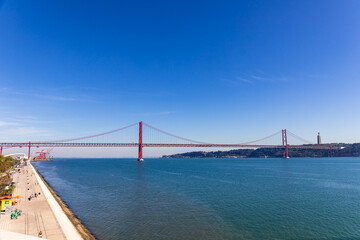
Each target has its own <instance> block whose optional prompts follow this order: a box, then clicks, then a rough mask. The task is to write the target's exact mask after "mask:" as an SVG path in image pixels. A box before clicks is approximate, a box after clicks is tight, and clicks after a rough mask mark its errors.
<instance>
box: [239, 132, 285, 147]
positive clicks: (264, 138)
mask: <svg viewBox="0 0 360 240" xmlns="http://www.w3.org/2000/svg"><path fill="white" fill-rule="evenodd" d="M280 133H281V130H280V131H277V132H276V133H273V134H271V135H269V136H266V137H263V138H260V139H257V140H254V141H250V142H244V143H238V144H239V145H247V144H250V143H255V142H260V141H263V140H266V139H269V138H271V137H274V136H276V135H278V134H280Z"/></svg>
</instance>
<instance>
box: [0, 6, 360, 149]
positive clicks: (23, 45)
mask: <svg viewBox="0 0 360 240" xmlns="http://www.w3.org/2000/svg"><path fill="white" fill-rule="evenodd" d="M359 66H360V1H357V0H353V1H351V0H347V1H332V0H324V1H320V0H319V1H207V2H204V1H177V2H175V1H101V2H99V1H67V0H64V1H41V0H40V1H36V2H34V1H25V0H18V1H2V2H1V5H0V102H1V104H0V132H1V136H0V140H35V139H57V138H63V137H72V136H75V137H76V136H82V135H89V134H93V133H98V132H102V131H106V130H111V129H115V128H119V127H121V126H125V125H128V124H131V123H133V122H137V121H140V120H142V121H146V122H148V123H150V124H152V125H154V126H157V127H159V128H161V129H164V130H167V131H169V132H172V133H175V134H177V135H181V136H184V137H188V138H192V139H198V140H200V141H207V142H243V141H248V140H252V139H256V138H259V137H262V136H266V135H269V134H271V133H273V132H275V131H278V130H280V129H282V128H287V129H289V130H291V131H292V132H294V133H297V134H298V135H300V136H302V137H304V138H306V139H309V140H313V141H315V137H316V133H317V132H318V131H320V132H321V134H322V136H323V140H324V141H325V142H360V124H359V122H360V111H359V102H360V95H359V89H360V81H359V76H360V67H359ZM279 143H280V140H279Z"/></svg>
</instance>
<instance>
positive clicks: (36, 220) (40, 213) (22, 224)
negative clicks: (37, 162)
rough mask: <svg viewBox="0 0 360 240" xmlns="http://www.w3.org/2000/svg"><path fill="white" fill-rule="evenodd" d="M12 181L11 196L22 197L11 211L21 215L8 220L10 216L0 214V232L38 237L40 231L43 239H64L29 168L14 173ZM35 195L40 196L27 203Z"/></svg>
mask: <svg viewBox="0 0 360 240" xmlns="http://www.w3.org/2000/svg"><path fill="white" fill-rule="evenodd" d="M13 181H14V182H15V184H16V187H15V190H14V193H13V196H17V195H20V196H23V197H24V198H22V199H21V200H20V202H19V203H18V205H16V206H13V209H15V208H17V209H18V210H21V211H22V214H21V216H19V217H18V218H17V219H13V220H11V219H10V215H5V214H1V217H0V230H6V231H11V232H17V233H22V234H26V235H30V236H35V237H37V236H38V234H39V231H40V230H41V231H42V233H43V238H45V239H50V240H52V239H53V240H63V239H66V237H65V234H64V232H63V231H62V229H61V227H60V225H59V223H58V220H57V218H56V216H55V215H54V212H53V210H52V208H51V207H50V205H49V202H48V200H47V198H46V197H45V196H44V195H45V194H44V192H43V190H42V188H41V187H40V185H39V182H38V179H37V178H36V176H35V173H34V171H33V169H32V168H31V166H24V167H23V168H22V169H21V173H15V175H14V180H13ZM35 193H36V194H39V193H40V196H39V197H37V198H35V197H34V198H32V199H31V200H30V201H29V200H28V198H29V197H30V195H34V194H35Z"/></svg>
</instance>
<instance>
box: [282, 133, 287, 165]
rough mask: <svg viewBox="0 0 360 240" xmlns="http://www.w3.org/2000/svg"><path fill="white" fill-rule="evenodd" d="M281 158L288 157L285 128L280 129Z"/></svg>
mask: <svg viewBox="0 0 360 240" xmlns="http://www.w3.org/2000/svg"><path fill="white" fill-rule="evenodd" d="M282 144H283V158H289V149H288V142H287V134H286V129H283V130H282Z"/></svg>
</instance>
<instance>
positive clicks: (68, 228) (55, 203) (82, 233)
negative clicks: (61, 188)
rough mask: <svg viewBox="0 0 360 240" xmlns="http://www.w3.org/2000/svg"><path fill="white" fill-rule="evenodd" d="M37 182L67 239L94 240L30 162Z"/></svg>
mask: <svg viewBox="0 0 360 240" xmlns="http://www.w3.org/2000/svg"><path fill="white" fill-rule="evenodd" d="M30 166H31V168H32V169H33V171H34V173H35V176H36V178H37V180H38V182H39V185H40V187H41V188H42V190H43V193H44V195H45V197H46V199H47V200H48V203H49V205H50V207H51V209H52V211H53V212H54V214H55V216H56V219H57V221H58V223H59V225H60V226H61V229H62V230H63V232H64V234H65V236H66V238H67V239H69V240H70V239H71V240H78V239H79V240H80V239H85V240H95V237H94V236H93V235H92V234H91V233H90V231H89V230H88V229H87V228H86V227H85V226H84V225H83V224H82V223H81V221H80V220H79V219H78V218H77V216H76V215H75V214H74V213H73V212H72V211H71V210H70V208H69V207H68V206H67V204H66V203H65V202H64V201H63V200H62V199H61V198H60V197H59V195H57V193H56V192H55V191H54V189H53V188H52V187H51V186H50V185H49V184H48V183H47V182H46V180H45V179H44V178H43V176H42V175H41V174H40V173H39V172H38V171H37V169H36V168H35V167H34V166H32V165H31V164H30Z"/></svg>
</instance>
